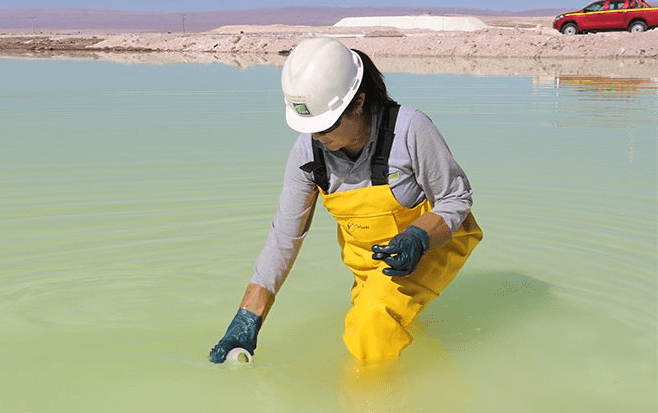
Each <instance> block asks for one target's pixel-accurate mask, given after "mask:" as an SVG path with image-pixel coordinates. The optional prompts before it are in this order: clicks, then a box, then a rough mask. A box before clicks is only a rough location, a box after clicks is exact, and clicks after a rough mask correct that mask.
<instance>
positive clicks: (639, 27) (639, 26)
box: [628, 22, 647, 33]
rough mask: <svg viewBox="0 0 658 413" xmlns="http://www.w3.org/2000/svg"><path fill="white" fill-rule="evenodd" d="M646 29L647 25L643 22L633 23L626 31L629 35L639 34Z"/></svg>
mask: <svg viewBox="0 0 658 413" xmlns="http://www.w3.org/2000/svg"><path fill="white" fill-rule="evenodd" d="M646 29H647V25H646V23H644V22H633V23H631V25H630V26H628V31H629V32H631V33H641V32H643V31H645V30H646Z"/></svg>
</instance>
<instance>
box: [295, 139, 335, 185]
mask: <svg viewBox="0 0 658 413" xmlns="http://www.w3.org/2000/svg"><path fill="white" fill-rule="evenodd" d="M311 146H312V147H313V161H311V162H309V163H305V164H304V165H302V166H300V167H299V169H301V170H302V171H304V172H306V173H312V174H313V182H315V184H316V185H317V186H319V187H320V189H322V190H323V191H324V192H327V191H328V190H329V178H327V164H326V163H325V161H324V154H323V153H322V149H320V148H319V147H318V146H317V145H314V144H313V142H311Z"/></svg>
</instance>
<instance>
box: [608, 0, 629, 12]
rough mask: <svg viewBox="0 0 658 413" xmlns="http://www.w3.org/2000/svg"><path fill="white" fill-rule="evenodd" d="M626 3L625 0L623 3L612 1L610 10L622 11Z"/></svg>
mask: <svg viewBox="0 0 658 413" xmlns="http://www.w3.org/2000/svg"><path fill="white" fill-rule="evenodd" d="M624 3H625V2H624V1H623V0H622V1H618V0H617V1H611V2H610V5H608V10H617V9H621V8H622V7H624Z"/></svg>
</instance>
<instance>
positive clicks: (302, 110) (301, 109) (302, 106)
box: [292, 102, 311, 115]
mask: <svg viewBox="0 0 658 413" xmlns="http://www.w3.org/2000/svg"><path fill="white" fill-rule="evenodd" d="M292 105H293V106H294V107H295V110H296V111H297V113H299V114H300V115H310V114H311V112H310V111H309V110H308V107H306V103H294V102H293V104H292Z"/></svg>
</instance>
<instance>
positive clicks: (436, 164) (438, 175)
mask: <svg viewBox="0 0 658 413" xmlns="http://www.w3.org/2000/svg"><path fill="white" fill-rule="evenodd" d="M400 132H404V133H402V135H403V136H402V137H401V139H404V140H405V143H406V146H407V148H408V153H409V156H410V161H411V167H412V170H413V173H414V175H415V177H416V181H417V182H418V184H419V185H420V187H421V189H422V190H423V192H424V194H425V196H426V198H427V199H429V200H430V202H431V204H432V205H433V208H432V211H429V212H426V213H425V214H423V215H422V216H420V217H418V218H417V219H416V220H414V221H413V222H412V223H411V224H410V225H409V226H408V227H407V228H406V229H405V230H403V231H402V232H401V233H400V234H398V235H397V236H395V237H394V238H393V239H392V240H391V241H390V242H389V244H388V245H385V246H383V245H374V246H373V248H372V250H373V253H374V254H373V259H379V260H384V261H385V262H386V263H387V264H389V265H390V266H391V268H387V269H384V274H386V275H395V276H406V275H409V274H411V273H412V272H413V271H414V270H415V269H416V266H417V265H418V262H419V261H420V259H421V258H422V256H423V255H424V254H426V253H427V252H428V251H430V250H432V249H434V248H437V247H440V246H441V245H443V244H445V243H446V242H448V241H449V240H450V239H451V237H452V234H453V233H454V232H455V231H456V230H457V228H458V227H459V225H461V223H462V221H463V220H464V219H465V218H466V216H467V215H468V213H469V212H470V208H471V205H472V190H471V187H470V184H469V182H468V178H467V177H466V174H465V173H464V171H463V170H462V169H461V167H459V165H458V164H457V162H456V161H455V160H454V158H453V156H452V153H451V152H450V149H449V148H448V146H447V144H446V142H445V140H444V139H443V137H442V136H441V134H440V133H439V131H438V129H437V128H436V126H434V124H433V123H432V121H431V120H430V119H429V118H428V117H427V116H426V115H425V114H423V113H422V112H418V111H416V112H414V113H413V114H412V119H411V121H410V123H409V127H408V129H404V130H403V131H401V130H397V129H396V139H398V133H400Z"/></svg>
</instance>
